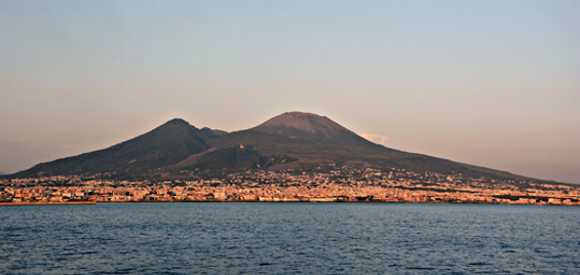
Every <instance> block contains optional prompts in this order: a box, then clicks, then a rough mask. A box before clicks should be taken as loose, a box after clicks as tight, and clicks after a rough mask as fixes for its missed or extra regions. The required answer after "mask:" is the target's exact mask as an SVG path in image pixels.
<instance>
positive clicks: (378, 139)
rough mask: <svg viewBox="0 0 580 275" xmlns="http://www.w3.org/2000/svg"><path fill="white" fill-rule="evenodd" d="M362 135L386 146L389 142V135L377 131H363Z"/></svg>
mask: <svg viewBox="0 0 580 275" xmlns="http://www.w3.org/2000/svg"><path fill="white" fill-rule="evenodd" d="M361 136H362V137H363V138H366V139H368V140H370V141H372V142H374V143H377V144H381V145H385V146H386V145H387V144H388V143H389V137H387V136H384V135H380V134H375V133H361Z"/></svg>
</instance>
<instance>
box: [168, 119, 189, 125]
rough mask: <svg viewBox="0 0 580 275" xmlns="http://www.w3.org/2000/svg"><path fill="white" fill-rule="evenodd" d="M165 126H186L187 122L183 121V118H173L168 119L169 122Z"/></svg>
mask: <svg viewBox="0 0 580 275" xmlns="http://www.w3.org/2000/svg"><path fill="white" fill-rule="evenodd" d="M165 124H176V125H179V124H186V125H189V122H187V121H185V119H183V118H173V119H170V120H169V121H167V122H166V123H165Z"/></svg>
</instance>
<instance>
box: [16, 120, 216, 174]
mask: <svg viewBox="0 0 580 275" xmlns="http://www.w3.org/2000/svg"><path fill="white" fill-rule="evenodd" d="M202 135H203V133H202V132H201V131H200V130H198V129H197V128H195V127H193V126H191V125H189V123H187V122H186V121H185V120H182V119H173V120H170V121H168V122H167V123H165V124H163V125H161V126H159V127H157V128H155V129H153V130H152V131H150V132H148V133H145V134H143V135H141V136H138V137H136V138H134V139H131V140H128V141H125V142H122V143H120V144H117V145H114V146H112V147H109V148H107V149H104V150H99V151H95V152H90V153H86V154H82V155H78V156H74V157H68V158H63V159H59V160H55V161H52V162H48V163H41V164H38V165H36V166H34V167H32V168H31V169H28V170H25V171H22V172H19V173H16V174H14V175H12V176H13V177H29V176H38V175H71V174H97V173H115V174H120V175H132V174H140V173H144V172H148V171H150V170H154V169H159V168H163V167H166V166H168V165H171V164H174V163H176V162H179V161H181V160H183V159H184V158H187V157H188V156H190V155H192V154H197V153H200V152H203V151H205V150H207V149H209V145H208V144H207V143H206V142H205V139H204V138H203V137H202Z"/></svg>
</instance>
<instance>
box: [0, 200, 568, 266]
mask: <svg viewBox="0 0 580 275" xmlns="http://www.w3.org/2000/svg"><path fill="white" fill-rule="evenodd" d="M476 273H490V274H528V273H532V274H580V208H578V207H551V206H550V207H545V206H544V207H542V206H500V205H460V204H381V203H350V204H349V203H328V204H315V203H134V204H97V205H69V206H56V205H50V206H9V207H0V274H476Z"/></svg>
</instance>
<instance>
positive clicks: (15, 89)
mask: <svg viewBox="0 0 580 275" xmlns="http://www.w3.org/2000/svg"><path fill="white" fill-rule="evenodd" d="M579 26H580V1H575V0H570V1H555V0H552V1H544V0H541V1H534V0H522V1H506V0H498V1H463V0H456V1H384V0H382V1H336V0H333V1H311V0H310V1H266V0H264V1H236V0H232V1H216V0H211V1H210V0H208V1H72V0H71V1H23V0H13V1H9V0H0V129H1V132H0V171H4V172H13V171H16V170H19V169H24V168H28V167H30V166H32V165H33V164H35V163H37V162H41V161H48V160H52V159H55V158H58V157H63V156H68V155H73V154H78V153H81V152H86V151H89V150H94V149H99V148H102V147H106V146H109V145H112V144H114V143H117V142H119V141H122V140H124V139H127V138H130V137H133V136H135V135H138V134H141V133H143V132H146V131H148V130H150V129H151V128H153V127H155V126H157V125H158V124H161V123H163V122H164V121H166V120H168V119H170V118H172V117H182V118H184V119H186V120H188V121H189V122H190V123H192V124H193V125H195V126H198V127H201V126H210V127H214V128H220V129H225V130H238V129H243V128H248V127H251V126H254V125H256V124H258V123H260V122H262V121H263V120H266V119H267V118H269V117H271V116H273V115H276V114H279V113H282V112H284V111H291V110H300V111H309V112H316V113H320V114H324V115H327V116H329V117H331V118H332V119H334V120H335V121H337V122H339V123H341V124H343V125H345V126H346V127H349V128H351V129H353V130H354V131H357V132H359V133H364V134H365V135H366V136H371V137H373V139H375V140H377V141H380V142H383V143H384V144H386V145H387V146H390V147H394V148H399V149H403V150H408V151H413V152H420V153H426V154H432V155H436V156H440V157H446V158H450V159H453V160H458V161H463V162H468V163H473V164H479V165H484V166H489V167H493V168H498V169H503V170H509V171H512V172H516V173H520V174H524V175H529V176H535V177H541V178H547V179H557V180H562V181H568V182H575V183H580V27H579Z"/></svg>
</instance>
